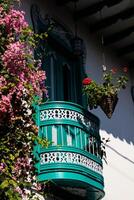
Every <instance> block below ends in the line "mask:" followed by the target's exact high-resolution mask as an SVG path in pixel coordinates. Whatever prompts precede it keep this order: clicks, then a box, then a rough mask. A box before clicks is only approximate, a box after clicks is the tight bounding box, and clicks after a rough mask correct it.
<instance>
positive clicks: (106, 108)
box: [99, 95, 118, 119]
mask: <svg viewBox="0 0 134 200" xmlns="http://www.w3.org/2000/svg"><path fill="white" fill-rule="evenodd" d="M117 102H118V97H117V95H113V96H103V97H102V100H101V101H100V103H99V106H100V107H101V109H102V110H103V112H104V113H105V114H106V116H107V117H108V118H109V119H110V118H111V117H112V114H113V112H114V110H115V107H116V104H117Z"/></svg>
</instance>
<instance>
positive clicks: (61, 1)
mask: <svg viewBox="0 0 134 200" xmlns="http://www.w3.org/2000/svg"><path fill="white" fill-rule="evenodd" d="M56 1H57V5H58V6H66V7H67V8H69V9H70V10H72V12H73V9H74V2H77V10H76V12H75V14H74V17H75V19H76V20H80V21H82V20H83V21H85V22H86V23H88V26H89V29H90V32H92V33H93V34H98V33H99V32H101V33H102V34H103V37H104V45H105V46H106V47H109V48H110V49H113V50H114V52H116V53H117V55H118V56H120V57H122V58H123V59H124V60H126V61H127V62H128V63H131V64H132V63H133V64H134V0H56Z"/></svg>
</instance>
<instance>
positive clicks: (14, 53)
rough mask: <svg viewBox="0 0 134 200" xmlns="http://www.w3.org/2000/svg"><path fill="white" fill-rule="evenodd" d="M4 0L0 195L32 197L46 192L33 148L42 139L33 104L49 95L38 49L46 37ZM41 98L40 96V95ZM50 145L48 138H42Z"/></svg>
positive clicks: (0, 0) (0, 19) (0, 5)
mask: <svg viewBox="0 0 134 200" xmlns="http://www.w3.org/2000/svg"><path fill="white" fill-rule="evenodd" d="M13 4H14V2H13V1H11V0H0V198H1V199H3V200H8V199H10V200H17V199H18V200H19V199H25V198H27V199H31V198H32V196H33V195H34V193H35V192H37V191H38V192H40V193H41V192H42V187H43V186H42V185H41V184H38V183H37V182H36V179H35V174H34V169H33V159H32V148H33V145H34V141H35V140H39V138H38V136H37V133H38V129H37V127H36V125H35V124H34V122H33V120H32V114H33V111H32V107H31V105H32V103H33V102H34V99H38V102H39V101H41V99H42V95H43V96H45V95H46V96H47V90H46V88H45V84H44V80H45V79H46V75H45V72H44V71H42V70H41V61H40V60H37V59H36V60H35V58H34V49H35V48H36V44H37V42H38V40H39V39H41V37H43V36H38V35H37V34H34V33H33V31H32V30H31V29H30V28H29V25H28V23H27V22H26V21H25V18H24V12H23V11H19V10H16V9H14V7H13ZM36 97H38V98H36ZM39 142H40V143H42V145H48V143H47V141H39Z"/></svg>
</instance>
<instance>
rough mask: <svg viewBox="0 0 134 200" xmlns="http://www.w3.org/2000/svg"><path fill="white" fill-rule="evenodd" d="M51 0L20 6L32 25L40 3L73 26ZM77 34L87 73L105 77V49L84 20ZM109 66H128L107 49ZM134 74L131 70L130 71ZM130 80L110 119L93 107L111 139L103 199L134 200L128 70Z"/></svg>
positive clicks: (133, 107)
mask: <svg viewBox="0 0 134 200" xmlns="http://www.w3.org/2000/svg"><path fill="white" fill-rule="evenodd" d="M54 2H55V1H52V0H44V1H41V0H38V1H36V0H33V1H32V0H23V2H22V3H21V8H23V9H24V10H25V11H26V18H27V20H28V21H29V23H30V24H31V17H30V7H31V5H32V3H35V4H38V6H39V8H40V9H41V14H42V16H45V15H46V14H48V15H49V16H52V17H53V18H56V19H57V20H59V22H61V23H63V24H64V25H66V26H67V27H68V28H70V29H71V30H72V31H73V29H74V25H73V20H72V17H71V16H72V15H71V13H70V12H69V11H68V9H67V8H65V7H58V6H55V3H54ZM78 29H79V31H78V34H79V36H80V37H81V38H82V39H84V43H85V45H86V51H87V55H86V64H85V70H86V73H87V74H88V75H89V77H91V78H92V79H94V80H96V81H100V80H101V76H102V68H101V66H102V64H103V62H102V52H101V48H100V42H99V41H98V39H97V38H95V36H94V35H93V34H91V33H90V32H89V29H88V27H87V26H86V25H85V24H83V23H82V22H80V23H79V25H78ZM105 57H106V65H107V67H108V68H111V67H113V66H114V67H118V68H119V69H121V67H120V66H126V65H125V62H123V61H122V60H118V58H116V57H114V55H113V53H111V52H110V50H106V53H105ZM131 74H132V73H131ZM128 76H129V82H128V84H127V88H126V89H125V90H122V91H121V92H120V94H119V101H118V104H117V106H116V109H115V112H114V114H113V116H112V118H111V119H108V118H107V117H106V116H105V114H104V113H103V112H102V111H101V109H99V108H98V109H97V110H93V111H91V112H93V113H94V114H95V115H97V116H98V117H99V119H100V121H101V129H100V134H101V136H102V137H105V138H106V139H107V138H110V142H109V143H107V146H106V153H107V162H108V164H105V162H104V180H105V197H104V198H103V199H104V200H132V199H133V198H134V102H133V101H132V97H131V92H130V91H131V85H132V84H133V82H134V76H133V77H132V76H130V71H129V72H128Z"/></svg>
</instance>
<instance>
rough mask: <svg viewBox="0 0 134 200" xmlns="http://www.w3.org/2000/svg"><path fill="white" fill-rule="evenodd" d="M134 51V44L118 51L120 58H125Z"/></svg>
mask: <svg viewBox="0 0 134 200" xmlns="http://www.w3.org/2000/svg"><path fill="white" fill-rule="evenodd" d="M133 51H134V43H133V44H130V45H127V46H125V47H123V48H121V49H119V50H117V54H118V56H123V55H126V54H129V53H131V52H133Z"/></svg>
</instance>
